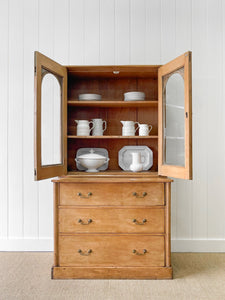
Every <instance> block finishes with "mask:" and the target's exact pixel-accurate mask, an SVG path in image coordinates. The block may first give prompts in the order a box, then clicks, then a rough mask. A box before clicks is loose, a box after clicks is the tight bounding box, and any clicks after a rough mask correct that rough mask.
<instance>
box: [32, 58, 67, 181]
mask: <svg viewBox="0 0 225 300" xmlns="http://www.w3.org/2000/svg"><path fill="white" fill-rule="evenodd" d="M34 86H35V114H34V118H35V160H34V161H35V166H34V176H35V180H40V179H45V178H50V177H55V176H59V175H63V174H65V173H66V166H67V162H66V161H67V159H66V158H67V142H66V130H67V69H66V68H65V67H63V66H61V65H59V64H58V63H56V62H54V61H52V60H51V59H50V58H48V57H46V56H44V55H43V54H41V53H39V52H35V85H34Z"/></svg>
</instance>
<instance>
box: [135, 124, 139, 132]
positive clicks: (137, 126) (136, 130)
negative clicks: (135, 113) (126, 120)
mask: <svg viewBox="0 0 225 300" xmlns="http://www.w3.org/2000/svg"><path fill="white" fill-rule="evenodd" d="M135 124H137V125H138V126H137V128H136V129H135V132H136V131H137V130H138V128H139V123H138V122H134V126H135Z"/></svg>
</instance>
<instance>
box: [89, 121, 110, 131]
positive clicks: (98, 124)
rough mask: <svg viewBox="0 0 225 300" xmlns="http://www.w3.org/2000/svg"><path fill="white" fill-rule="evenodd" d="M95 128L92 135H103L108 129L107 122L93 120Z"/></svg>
mask: <svg viewBox="0 0 225 300" xmlns="http://www.w3.org/2000/svg"><path fill="white" fill-rule="evenodd" d="M92 122H93V124H94V128H93V130H92V135H103V133H104V131H105V130H106V128H107V123H106V121H104V120H102V119H92Z"/></svg>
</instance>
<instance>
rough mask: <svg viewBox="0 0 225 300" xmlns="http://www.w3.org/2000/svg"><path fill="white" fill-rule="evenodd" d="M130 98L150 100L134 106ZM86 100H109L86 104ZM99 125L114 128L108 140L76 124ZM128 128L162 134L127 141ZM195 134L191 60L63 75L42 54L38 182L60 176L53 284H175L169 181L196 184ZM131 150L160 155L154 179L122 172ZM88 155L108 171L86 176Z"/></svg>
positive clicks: (71, 69) (65, 69)
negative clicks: (105, 160) (84, 151)
mask: <svg viewBox="0 0 225 300" xmlns="http://www.w3.org/2000/svg"><path fill="white" fill-rule="evenodd" d="M129 91H141V92H144V93H145V95H146V99H145V100H144V101H124V98H123V94H124V93H125V92H129ZM82 93H95V94H101V95H102V100H100V101H79V100H78V95H79V94H82ZM93 118H101V119H103V120H106V122H107V129H106V131H105V133H104V135H103V136H77V135H76V124H75V121H74V120H84V119H85V120H91V119H93ZM120 120H132V121H136V122H140V123H147V124H151V125H152V131H151V133H150V135H149V136H138V135H135V136H122V125H121V123H120ZM191 126H192V109H191V52H187V53H185V54H183V55H181V56H179V57H178V58H176V59H174V60H173V61H171V62H169V63H167V64H165V65H162V66H160V65H147V66H62V65H60V64H58V63H56V62H54V61H53V60H51V59H50V58H48V57H46V56H44V55H43V54H41V53H39V52H35V166H34V176H35V179H36V180H41V179H45V178H51V177H57V176H59V177H57V178H54V179H53V180H52V181H53V185H54V265H53V268H52V278H55V279H57V278H59V279H63V278H74V279H75V278H140V279H147V278H152V279H158V278H165V279H166V278H172V267H171V262H170V197H171V196H170V194H171V192H170V189H171V182H172V179H170V178H169V177H176V178H183V179H191V178H192V134H191V130H192V129H191ZM128 145H132V146H139V145H140V146H141V145H145V146H148V147H149V148H151V150H152V151H153V166H152V167H151V169H150V170H148V171H143V172H127V171H123V170H122V169H121V168H120V167H119V164H118V152H119V150H120V149H121V148H122V147H124V146H128ZM83 147H88V148H92V147H98V148H105V149H107V150H108V153H109V158H110V161H109V165H108V169H107V170H105V171H101V172H96V173H87V172H82V171H79V170H77V167H76V162H75V156H76V152H77V150H78V149H79V148H83ZM168 176H169V177H168Z"/></svg>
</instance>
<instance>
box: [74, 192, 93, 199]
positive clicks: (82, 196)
mask: <svg viewBox="0 0 225 300" xmlns="http://www.w3.org/2000/svg"><path fill="white" fill-rule="evenodd" d="M77 196H79V197H81V198H90V197H91V196H92V193H91V192H90V193H88V194H87V196H84V195H82V193H77Z"/></svg>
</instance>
